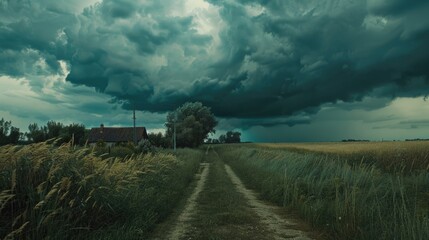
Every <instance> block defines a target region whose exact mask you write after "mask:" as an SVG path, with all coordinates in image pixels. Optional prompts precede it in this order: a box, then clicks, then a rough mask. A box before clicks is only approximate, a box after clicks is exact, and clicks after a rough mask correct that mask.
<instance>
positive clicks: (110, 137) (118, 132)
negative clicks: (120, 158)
mask: <svg viewBox="0 0 429 240" xmlns="http://www.w3.org/2000/svg"><path fill="white" fill-rule="evenodd" d="M133 138H134V128H133V127H120V128H111V127H103V128H92V129H91V131H90V132H89V136H88V142H89V143H94V142H98V141H104V142H133V141H134V140H133ZM136 138H137V142H139V141H140V140H142V139H148V137H147V132H146V128H145V127H136Z"/></svg>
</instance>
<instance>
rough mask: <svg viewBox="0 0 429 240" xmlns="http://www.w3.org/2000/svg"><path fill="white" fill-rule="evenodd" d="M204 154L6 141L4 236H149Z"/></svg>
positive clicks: (1, 166) (0, 181)
mask: <svg viewBox="0 0 429 240" xmlns="http://www.w3.org/2000/svg"><path fill="white" fill-rule="evenodd" d="M201 158H202V152H201V151H199V150H190V149H181V150H179V151H178V152H177V153H176V154H175V155H173V154H170V153H168V152H165V151H162V152H159V153H153V154H131V155H129V156H128V155H127V157H116V158H115V157H108V158H104V159H103V158H102V157H100V156H97V155H96V153H95V152H94V151H93V150H92V149H88V148H80V149H77V150H75V149H73V148H71V147H70V146H69V145H68V144H65V145H61V146H60V147H58V146H55V144H52V143H47V142H42V143H37V144H30V145H26V146H12V145H7V146H3V147H0V239H83V238H84V239H136V238H139V239H141V238H144V237H145V236H147V234H148V232H150V231H151V229H152V228H153V227H154V225H155V224H156V223H157V222H159V221H160V220H162V219H164V218H165V217H166V216H167V215H168V214H169V213H170V212H171V210H172V209H173V208H174V207H175V205H176V204H177V202H178V200H179V199H180V198H182V194H183V190H184V189H185V188H186V187H187V186H188V184H189V182H190V181H191V180H192V179H193V176H194V173H195V172H196V171H197V170H198V168H199V163H200V161H201Z"/></svg>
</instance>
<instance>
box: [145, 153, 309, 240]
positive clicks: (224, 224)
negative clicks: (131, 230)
mask: <svg viewBox="0 0 429 240" xmlns="http://www.w3.org/2000/svg"><path fill="white" fill-rule="evenodd" d="M205 162H206V163H203V164H202V165H201V171H200V173H199V175H198V176H197V180H196V185H195V188H194V190H193V191H192V194H190V196H189V197H188V199H187V200H186V203H185V204H184V206H183V207H182V208H181V209H182V210H181V212H180V213H177V214H175V216H173V219H170V220H168V221H167V224H161V225H160V227H159V228H158V229H157V231H156V233H157V234H156V236H154V237H153V238H152V239H172V240H173V239H178V240H182V239H187V240H190V239H246V240H256V239H258V240H264V239H267V240H268V239H295V240H307V239H314V238H310V237H309V235H311V234H308V233H306V232H304V231H302V230H298V227H297V225H296V221H295V220H294V219H290V218H288V217H287V216H284V215H283V214H278V213H279V212H281V209H280V208H278V207H276V206H273V205H271V204H268V203H266V202H264V201H261V200H259V199H258V195H257V193H255V192H253V191H252V190H249V189H248V188H246V187H245V186H244V184H243V183H242V182H241V180H240V179H239V178H238V177H237V175H236V174H235V173H234V171H233V170H232V169H231V168H230V167H229V166H228V165H225V164H224V162H223V161H222V160H221V159H220V158H219V156H218V155H217V154H216V152H214V150H210V151H208V152H207V155H206V159H205Z"/></svg>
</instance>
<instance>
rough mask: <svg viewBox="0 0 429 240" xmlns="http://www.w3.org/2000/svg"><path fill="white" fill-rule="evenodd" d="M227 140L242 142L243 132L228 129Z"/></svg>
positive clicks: (229, 141) (228, 141)
mask: <svg viewBox="0 0 429 240" xmlns="http://www.w3.org/2000/svg"><path fill="white" fill-rule="evenodd" d="M225 142H226V143H239V142H241V133H240V132H233V131H228V132H227V133H226V139H225Z"/></svg>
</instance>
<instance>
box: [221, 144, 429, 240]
mask: <svg viewBox="0 0 429 240" xmlns="http://www.w3.org/2000/svg"><path fill="white" fill-rule="evenodd" d="M216 151H218V152H219V154H220V155H221V157H222V158H223V159H224V160H225V161H226V162H227V163H228V164H230V165H231V167H232V168H233V169H234V171H235V172H236V173H237V174H238V175H239V176H240V177H241V178H242V179H243V180H244V182H245V183H246V184H247V185H248V186H249V187H251V188H254V189H256V190H257V191H259V192H260V193H262V196H263V197H264V198H266V199H268V200H270V201H272V202H275V203H277V204H278V205H282V206H284V207H287V208H290V209H294V210H296V211H298V212H299V214H300V215H301V216H302V217H303V218H305V220H307V221H308V222H310V223H311V224H313V226H315V227H317V228H320V229H325V230H326V231H328V232H329V233H330V235H331V238H333V239H407V240H408V239H429V205H428V201H427V199H428V198H429V173H428V172H427V170H426V169H422V170H413V171H411V172H410V171H409V170H407V171H406V173H405V172H401V169H403V168H401V166H398V169H395V170H394V171H393V170H392V171H385V169H382V168H379V167H377V165H376V164H367V163H365V162H362V163H360V164H356V162H354V163H353V164H350V163H349V162H350V161H348V159H345V158H342V157H339V156H336V157H333V155H331V154H324V155H323V154H320V153H312V152H308V151H306V152H301V151H298V152H297V151H290V150H284V149H283V150H282V149H273V148H270V149H267V148H266V147H258V146H255V145H250V146H246V145H241V146H218V147H217V148H216ZM383 161H385V159H383Z"/></svg>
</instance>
